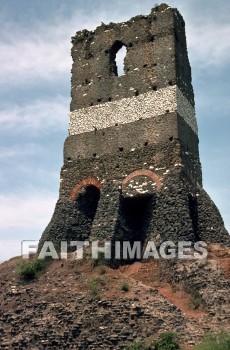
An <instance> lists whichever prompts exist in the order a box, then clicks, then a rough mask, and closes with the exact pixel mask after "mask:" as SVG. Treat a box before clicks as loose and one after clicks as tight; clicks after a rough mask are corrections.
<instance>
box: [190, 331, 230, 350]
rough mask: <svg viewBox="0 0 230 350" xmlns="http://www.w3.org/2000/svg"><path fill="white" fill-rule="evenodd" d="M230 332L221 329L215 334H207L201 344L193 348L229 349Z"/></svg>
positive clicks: (208, 349)
mask: <svg viewBox="0 0 230 350" xmlns="http://www.w3.org/2000/svg"><path fill="white" fill-rule="evenodd" d="M229 349H230V333H227V332H225V331H220V332H218V333H214V334H207V335H205V336H204V338H203V339H202V341H201V343H200V344H199V345H196V346H195V347H193V350H229Z"/></svg>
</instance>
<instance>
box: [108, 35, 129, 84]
mask: <svg viewBox="0 0 230 350" xmlns="http://www.w3.org/2000/svg"><path fill="white" fill-rule="evenodd" d="M126 53H127V48H126V46H125V45H124V44H123V43H122V42H121V41H115V43H114V44H113V46H112V47H111V49H110V70H111V73H113V74H115V75H116V76H118V77H120V76H122V75H124V74H125V57H126Z"/></svg>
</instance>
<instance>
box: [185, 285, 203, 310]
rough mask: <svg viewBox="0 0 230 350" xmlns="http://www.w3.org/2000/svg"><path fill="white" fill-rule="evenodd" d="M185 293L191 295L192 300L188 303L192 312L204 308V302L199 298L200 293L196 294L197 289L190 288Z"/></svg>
mask: <svg viewBox="0 0 230 350" xmlns="http://www.w3.org/2000/svg"><path fill="white" fill-rule="evenodd" d="M187 292H188V293H189V294H190V295H191V297H192V299H191V301H190V304H191V305H192V307H193V309H194V310H197V309H199V308H204V307H205V302H204V300H203V299H202V298H201V296H200V293H199V292H198V290H197V289H195V288H191V289H189V290H187Z"/></svg>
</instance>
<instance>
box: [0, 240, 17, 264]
mask: <svg viewBox="0 0 230 350" xmlns="http://www.w3.org/2000/svg"><path fill="white" fill-rule="evenodd" d="M18 255H21V241H20V240H18V239H0V264H1V263H2V262H3V261H5V260H8V259H10V258H12V257H14V256H18Z"/></svg>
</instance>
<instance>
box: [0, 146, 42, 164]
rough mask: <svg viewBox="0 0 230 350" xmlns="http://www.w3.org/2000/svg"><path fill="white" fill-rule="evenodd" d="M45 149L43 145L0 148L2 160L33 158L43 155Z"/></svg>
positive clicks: (0, 158)
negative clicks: (32, 156)
mask: <svg viewBox="0 0 230 350" xmlns="http://www.w3.org/2000/svg"><path fill="white" fill-rule="evenodd" d="M42 152H44V149H43V148H42V146H41V145H39V144H35V143H26V144H22V143H20V144H16V145H13V146H10V147H0V160H1V161H2V160H12V159H13V158H19V157H21V156H23V157H24V156H31V155H34V154H36V155H37V154H42Z"/></svg>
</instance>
